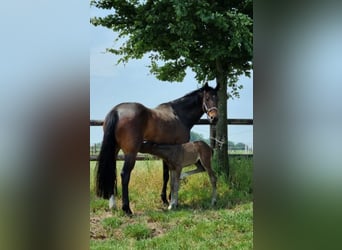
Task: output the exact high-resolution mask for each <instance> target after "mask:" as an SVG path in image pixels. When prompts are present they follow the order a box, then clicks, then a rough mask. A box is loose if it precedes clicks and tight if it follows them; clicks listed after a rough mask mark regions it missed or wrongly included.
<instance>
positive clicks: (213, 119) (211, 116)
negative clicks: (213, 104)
mask: <svg viewBox="0 0 342 250" xmlns="http://www.w3.org/2000/svg"><path fill="white" fill-rule="evenodd" d="M207 115H208V120H209V122H210V123H216V122H217V120H218V113H217V109H212V110H210V111H209V112H208V113H207Z"/></svg>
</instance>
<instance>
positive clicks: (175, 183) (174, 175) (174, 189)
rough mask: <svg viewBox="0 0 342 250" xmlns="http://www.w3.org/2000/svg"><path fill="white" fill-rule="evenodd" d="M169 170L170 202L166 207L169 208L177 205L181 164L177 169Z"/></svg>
mask: <svg viewBox="0 0 342 250" xmlns="http://www.w3.org/2000/svg"><path fill="white" fill-rule="evenodd" d="M170 172H171V202H170V205H169V207H168V209H169V210H171V209H173V208H176V207H177V206H178V190H179V176H180V172H181V166H179V169H177V170H172V171H170Z"/></svg>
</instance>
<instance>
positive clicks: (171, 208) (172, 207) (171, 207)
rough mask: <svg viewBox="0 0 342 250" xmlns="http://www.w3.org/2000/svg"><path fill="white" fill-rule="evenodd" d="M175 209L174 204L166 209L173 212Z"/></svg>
mask: <svg viewBox="0 0 342 250" xmlns="http://www.w3.org/2000/svg"><path fill="white" fill-rule="evenodd" d="M176 207H177V205H176V204H170V206H169V207H168V208H167V209H169V210H174V209H175V208H176Z"/></svg>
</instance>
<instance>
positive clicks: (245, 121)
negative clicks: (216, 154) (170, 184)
mask: <svg viewBox="0 0 342 250" xmlns="http://www.w3.org/2000/svg"><path fill="white" fill-rule="evenodd" d="M227 124H229V125H253V119H227ZM102 125H103V120H90V126H102ZM195 125H212V124H211V123H210V122H209V121H208V120H207V119H200V120H199V121H198V122H197V123H196V124H195Z"/></svg>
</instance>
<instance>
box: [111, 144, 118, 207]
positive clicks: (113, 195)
mask: <svg viewBox="0 0 342 250" xmlns="http://www.w3.org/2000/svg"><path fill="white" fill-rule="evenodd" d="M118 153H119V149H115V154H114V155H115V161H116V157H117V156H118ZM116 176H117V174H116V168H115V185H114V190H113V194H112V195H111V196H110V198H109V209H116V202H115V195H118V189H117V184H116V183H117V182H116V181H117V180H116Z"/></svg>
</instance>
